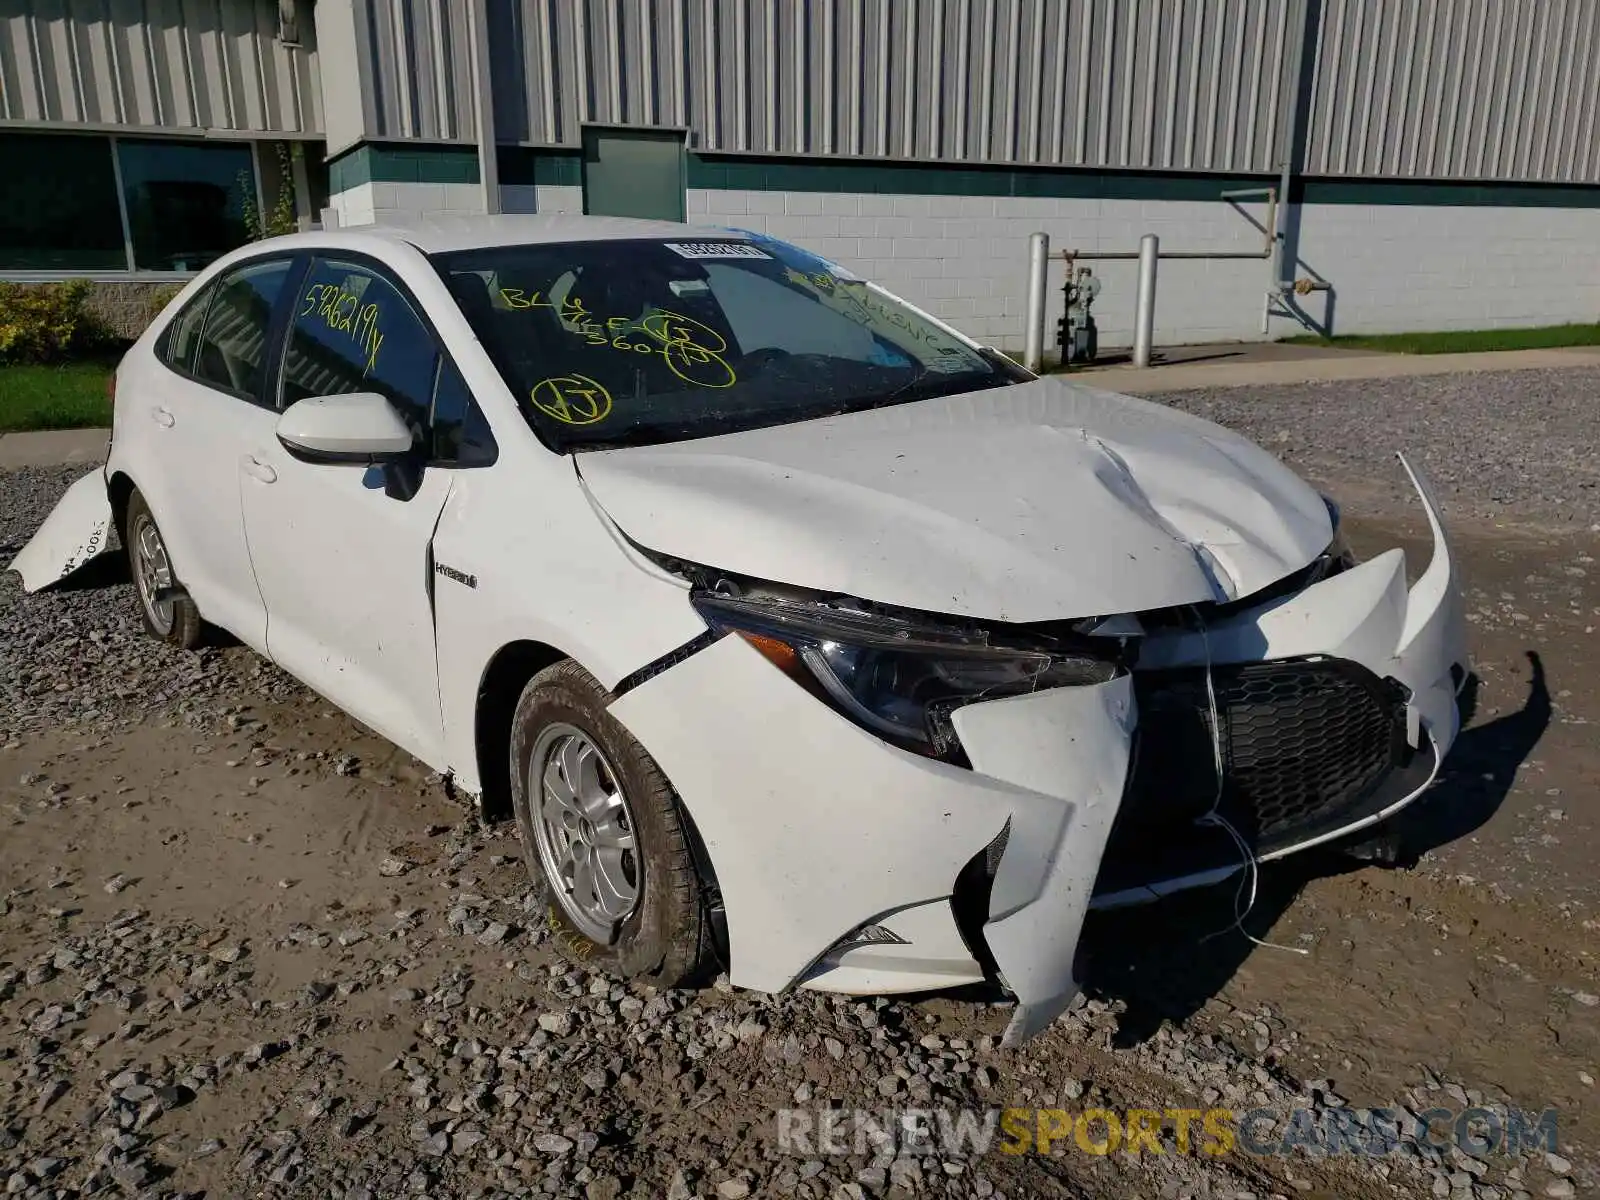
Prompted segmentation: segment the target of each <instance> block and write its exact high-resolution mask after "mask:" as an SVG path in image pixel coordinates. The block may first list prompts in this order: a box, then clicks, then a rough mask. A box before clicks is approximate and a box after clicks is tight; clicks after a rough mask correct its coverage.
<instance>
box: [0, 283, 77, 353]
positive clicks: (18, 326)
mask: <svg viewBox="0 0 1600 1200" xmlns="http://www.w3.org/2000/svg"><path fill="white" fill-rule="evenodd" d="M88 297H89V283H88V281H87V280H84V279H69V280H67V281H66V282H65V283H0V364H11V363H53V362H61V361H63V360H65V359H68V358H71V357H72V356H73V355H75V354H80V353H82V352H84V351H85V350H88V349H91V348H92V347H93V345H94V344H95V343H96V342H97V341H98V326H97V325H96V323H95V321H94V319H93V317H91V316H90V315H89V313H88V311H87V309H86V307H85V306H86V302H87V300H88Z"/></svg>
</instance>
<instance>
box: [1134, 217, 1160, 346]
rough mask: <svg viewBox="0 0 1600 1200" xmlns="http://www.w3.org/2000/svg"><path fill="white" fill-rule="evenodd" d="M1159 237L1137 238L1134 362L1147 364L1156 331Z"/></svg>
mask: <svg viewBox="0 0 1600 1200" xmlns="http://www.w3.org/2000/svg"><path fill="white" fill-rule="evenodd" d="M1160 252H1161V239H1160V238H1158V237H1157V236H1156V235H1155V234H1153V233H1147V234H1145V235H1144V236H1143V237H1142V238H1140V239H1139V297H1138V299H1137V300H1136V301H1135V306H1134V314H1133V365H1134V366H1136V367H1148V366H1149V365H1150V347H1151V345H1152V344H1153V342H1154V341H1155V331H1156V257H1157V255H1159V254H1160Z"/></svg>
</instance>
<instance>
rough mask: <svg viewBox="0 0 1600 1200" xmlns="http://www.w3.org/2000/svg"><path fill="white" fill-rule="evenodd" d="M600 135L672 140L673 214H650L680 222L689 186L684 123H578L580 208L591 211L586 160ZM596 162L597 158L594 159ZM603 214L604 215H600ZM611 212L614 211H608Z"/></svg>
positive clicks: (684, 213) (687, 144)
mask: <svg viewBox="0 0 1600 1200" xmlns="http://www.w3.org/2000/svg"><path fill="white" fill-rule="evenodd" d="M603 134H610V135H613V136H616V135H622V136H623V137H626V138H633V139H635V140H637V141H651V142H664V141H669V140H672V141H676V143H677V147H678V159H677V165H678V187H677V198H678V204H677V210H676V212H675V213H656V214H650V215H652V216H654V217H655V218H656V219H658V220H664V221H682V220H684V219H685V217H686V214H687V205H688V188H689V129H688V127H687V126H684V125H619V124H614V123H608V122H599V121H597V122H592V123H589V122H586V123H585V124H583V125H581V126H579V129H578V136H579V140H580V142H581V144H582V153H581V155H580V156H579V163H580V172H581V174H580V182H581V184H582V187H583V211H584V212H585V213H594V212H595V210H594V209H593V208H592V207H591V206H590V200H591V190H590V184H589V163H590V161H591V157H590V156H591V152H592V149H593V147H594V139H596V138H597V137H598V136H600V135H603ZM595 161H598V160H595ZM602 215H607V214H602ZM609 215H615V214H609ZM631 215H643V214H631Z"/></svg>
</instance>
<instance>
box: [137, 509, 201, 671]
mask: <svg viewBox="0 0 1600 1200" xmlns="http://www.w3.org/2000/svg"><path fill="white" fill-rule="evenodd" d="M122 541H123V544H124V545H125V546H126V547H127V550H128V572H129V574H131V575H132V576H133V586H134V590H135V591H136V592H137V593H138V595H139V611H140V613H141V614H142V615H143V617H144V625H145V628H146V629H148V630H149V631H150V632H151V633H153V634H155V636H156V637H158V638H160V639H161V640H162V641H164V642H168V643H170V644H171V645H174V646H181V647H183V649H185V650H193V649H194V648H195V647H196V646H198V645H199V644H200V641H201V638H202V636H203V634H204V629H205V625H204V622H203V621H202V620H201V618H200V610H199V609H198V608H196V607H195V604H194V601H193V600H191V599H189V597H188V595H187V594H186V593H185V592H184V591H183V589H182V587H181V585H180V584H179V583H178V577H177V576H176V575H175V574H173V571H172V559H171V558H170V557H169V556H168V554H167V544H166V542H165V541H164V540H163V539H162V537H161V529H160V527H159V526H157V525H156V519H155V516H154V515H153V514H152V513H151V512H150V506H149V505H148V504H147V503H145V498H144V497H143V496H142V495H141V494H140V493H139V492H137V491H135V492H134V493H133V495H131V496H129V497H128V513H127V517H126V519H125V520H124V521H123V526H122Z"/></svg>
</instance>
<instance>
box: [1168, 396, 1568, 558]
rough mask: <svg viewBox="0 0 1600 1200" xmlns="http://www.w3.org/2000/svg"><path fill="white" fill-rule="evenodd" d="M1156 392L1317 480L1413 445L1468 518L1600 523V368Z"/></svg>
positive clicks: (1366, 467) (1352, 471)
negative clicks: (1599, 439) (1599, 438)
mask: <svg viewBox="0 0 1600 1200" xmlns="http://www.w3.org/2000/svg"><path fill="white" fill-rule="evenodd" d="M1153 399H1156V400H1159V401H1160V402H1162V403H1165V404H1170V405H1172V406H1174V407H1176V408H1181V409H1184V410H1186V411H1188V412H1192V413H1195V414H1196V415H1198V416H1202V417H1206V418H1208V419H1210V420H1213V421H1217V422H1220V423H1221V424H1223V425H1227V426H1229V427H1230V428H1233V429H1237V430H1239V431H1240V432H1241V433H1243V434H1245V435H1246V436H1248V437H1251V438H1253V439H1254V440H1256V441H1258V442H1260V443H1261V444H1262V445H1263V446H1266V447H1267V448H1268V449H1269V450H1271V451H1272V452H1273V453H1275V454H1277V455H1278V456H1279V457H1281V458H1283V459H1284V460H1285V461H1286V462H1288V463H1289V464H1290V465H1291V466H1294V467H1296V468H1297V469H1299V470H1302V471H1304V472H1305V473H1306V474H1307V475H1308V476H1310V477H1311V478H1313V479H1315V480H1317V481H1318V482H1326V481H1330V480H1336V479H1340V480H1342V479H1347V478H1349V477H1351V476H1360V477H1366V478H1371V479H1377V480H1386V479H1391V478H1394V477H1396V476H1397V475H1398V471H1397V469H1396V467H1395V466H1394V462H1393V456H1394V452H1395V451H1396V450H1403V451H1406V452H1407V453H1408V454H1409V453H1413V452H1414V453H1415V456H1416V459H1417V460H1418V461H1419V462H1420V464H1421V465H1422V467H1423V468H1424V470H1425V471H1426V472H1427V473H1428V475H1429V477H1430V478H1431V479H1432V481H1433V483H1434V486H1435V488H1436V489H1437V490H1438V492H1439V494H1440V497H1441V500H1443V501H1445V502H1446V503H1448V504H1449V506H1450V508H1451V510H1452V512H1453V513H1455V514H1459V515H1461V516H1464V517H1468V518H1482V519H1487V520H1494V519H1498V518H1500V517H1503V516H1512V517H1524V518H1531V519H1534V520H1537V521H1540V522H1543V523H1549V524H1553V525H1562V526H1577V527H1579V528H1588V527H1590V526H1595V525H1597V524H1600V455H1597V454H1596V431H1597V430H1600V369H1593V368H1589V369H1576V368H1563V369H1560V370H1550V371H1506V372H1494V373H1488V372H1485V373H1482V374H1463V375H1433V376H1422V377H1417V378H1401V379H1360V380H1341V381H1335V382H1329V383H1305V384H1297V385H1295V386H1293V387H1273V388H1223V389H1217V390H1214V391H1192V392H1169V393H1165V394H1163V395H1159V396H1155V397H1153Z"/></svg>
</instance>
